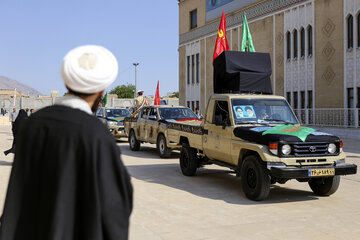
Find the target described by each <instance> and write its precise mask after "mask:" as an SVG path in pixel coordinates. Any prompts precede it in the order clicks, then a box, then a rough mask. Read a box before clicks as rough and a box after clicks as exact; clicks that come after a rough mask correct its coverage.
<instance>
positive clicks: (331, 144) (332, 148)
mask: <svg viewBox="0 0 360 240" xmlns="http://www.w3.org/2000/svg"><path fill="white" fill-rule="evenodd" d="M328 152H329V153H331V154H334V153H335V152H336V145H335V144H333V143H330V144H329V146H328Z"/></svg>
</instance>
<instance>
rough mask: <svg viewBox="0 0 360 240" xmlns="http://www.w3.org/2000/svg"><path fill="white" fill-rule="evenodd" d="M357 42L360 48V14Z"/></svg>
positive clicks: (359, 17) (358, 17)
mask: <svg viewBox="0 0 360 240" xmlns="http://www.w3.org/2000/svg"><path fill="white" fill-rule="evenodd" d="M357 42H358V44H357V46H358V47H360V12H359V14H358V16H357ZM359 104H360V103H359Z"/></svg>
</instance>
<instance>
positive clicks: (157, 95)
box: [154, 80, 161, 105]
mask: <svg viewBox="0 0 360 240" xmlns="http://www.w3.org/2000/svg"><path fill="white" fill-rule="evenodd" d="M160 104H161V103H160V94H159V80H158V83H157V87H156V93H155V101H154V105H160Z"/></svg>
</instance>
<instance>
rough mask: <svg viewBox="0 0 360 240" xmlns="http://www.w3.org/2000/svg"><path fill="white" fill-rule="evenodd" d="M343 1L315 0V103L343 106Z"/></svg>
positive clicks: (318, 104) (334, 106) (321, 106)
mask: <svg viewBox="0 0 360 240" xmlns="http://www.w3.org/2000/svg"><path fill="white" fill-rule="evenodd" d="M343 21H344V20H343V1H338V0H337V1H330V0H317V1H315V28H314V29H313V32H314V36H315V107H316V108H337V107H339V108H341V107H344V104H343V102H344V101H343V99H344V94H343V93H344V79H343V78H344V55H343V45H344V42H343V41H344V40H343V28H344V27H343V24H344V23H343Z"/></svg>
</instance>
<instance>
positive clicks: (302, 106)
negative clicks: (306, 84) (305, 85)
mask: <svg viewBox="0 0 360 240" xmlns="http://www.w3.org/2000/svg"><path fill="white" fill-rule="evenodd" d="M300 101H301V102H300V108H301V109H305V92H304V91H301V92H300Z"/></svg>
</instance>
